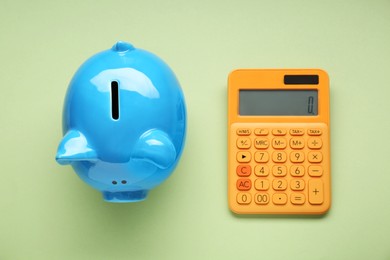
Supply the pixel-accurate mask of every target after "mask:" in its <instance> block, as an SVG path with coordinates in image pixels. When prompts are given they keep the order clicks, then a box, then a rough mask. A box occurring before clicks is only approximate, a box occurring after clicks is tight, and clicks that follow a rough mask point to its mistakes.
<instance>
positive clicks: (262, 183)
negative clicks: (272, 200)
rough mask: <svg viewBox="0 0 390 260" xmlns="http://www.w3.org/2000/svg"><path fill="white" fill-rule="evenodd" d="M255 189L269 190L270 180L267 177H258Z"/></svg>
mask: <svg viewBox="0 0 390 260" xmlns="http://www.w3.org/2000/svg"><path fill="white" fill-rule="evenodd" d="M255 189H256V190H268V189H269V181H268V180H267V179H256V180H255Z"/></svg>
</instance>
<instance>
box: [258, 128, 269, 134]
mask: <svg viewBox="0 0 390 260" xmlns="http://www.w3.org/2000/svg"><path fill="white" fill-rule="evenodd" d="M255 135H268V129H267V128H256V129H255Z"/></svg>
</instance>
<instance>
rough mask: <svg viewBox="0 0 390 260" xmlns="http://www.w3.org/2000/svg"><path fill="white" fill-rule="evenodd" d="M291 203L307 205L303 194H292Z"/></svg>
mask: <svg viewBox="0 0 390 260" xmlns="http://www.w3.org/2000/svg"><path fill="white" fill-rule="evenodd" d="M290 200H291V203H292V204H295V205H302V204H304V203H305V200H306V198H305V195H304V194H302V193H292V194H291V197H290Z"/></svg>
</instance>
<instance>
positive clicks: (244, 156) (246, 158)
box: [236, 152, 251, 163]
mask: <svg viewBox="0 0 390 260" xmlns="http://www.w3.org/2000/svg"><path fill="white" fill-rule="evenodd" d="M236 159H237V162H240V163H247V162H250V161H251V154H250V152H238V153H237V156H236Z"/></svg>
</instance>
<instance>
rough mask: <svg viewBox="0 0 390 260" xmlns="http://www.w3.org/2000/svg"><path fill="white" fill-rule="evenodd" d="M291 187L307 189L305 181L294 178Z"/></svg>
mask: <svg viewBox="0 0 390 260" xmlns="http://www.w3.org/2000/svg"><path fill="white" fill-rule="evenodd" d="M290 188H291V189H292V190H304V189H305V181H304V180H301V179H294V180H292V181H291V183H290Z"/></svg>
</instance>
